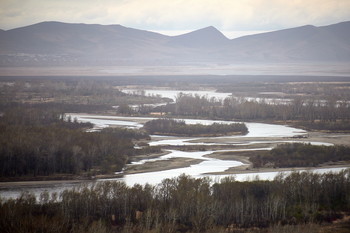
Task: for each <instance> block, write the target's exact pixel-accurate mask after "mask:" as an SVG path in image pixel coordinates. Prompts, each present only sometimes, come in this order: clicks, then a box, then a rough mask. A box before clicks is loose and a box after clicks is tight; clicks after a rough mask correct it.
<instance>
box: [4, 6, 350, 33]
mask: <svg viewBox="0 0 350 233" xmlns="http://www.w3.org/2000/svg"><path fill="white" fill-rule="evenodd" d="M349 20H350V0H0V28H1V29H5V30H8V29H12V28H16V27H21V26H27V25H30V24H34V23H38V22H42V21H61V22H68V23H89V24H90V23H94V24H106V25H108V24H121V25H123V26H127V27H132V28H138V29H144V30H152V31H158V32H162V33H164V34H179V33H182V32H188V31H192V30H195V29H200V28H203V27H207V26H214V27H216V28H217V29H219V30H220V31H222V32H224V33H225V34H226V35H227V36H228V37H231V38H232V37H235V36H237V35H239V34H242V33H243V34H244V31H248V32H250V33H252V32H260V31H261V32H262V31H273V30H279V29H284V28H290V27H297V26H302V25H306V24H312V25H315V26H321V25H329V24H333V23H338V22H342V21H349ZM242 31H243V32H242Z"/></svg>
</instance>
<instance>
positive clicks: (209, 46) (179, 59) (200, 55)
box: [0, 22, 350, 66]
mask: <svg viewBox="0 0 350 233" xmlns="http://www.w3.org/2000/svg"><path fill="white" fill-rule="evenodd" d="M348 38H350V22H343V23H338V24H334V25H329V26H322V27H315V26H310V25H308V26H302V27H297V28H292V29H285V30H280V31H274V32H268V33H262V34H256V35H251V36H244V37H240V38H237V39H233V40H229V39H228V38H226V37H225V36H224V35H223V34H222V33H221V32H220V31H218V30H217V29H216V28H214V27H207V28H203V29H199V30H196V31H193V32H190V33H186V34H183V35H179V36H172V37H171V36H165V35H162V34H158V33H154V32H149V31H144V30H138V29H132V28H127V27H123V26H121V25H107V26H104V25H97V24H68V23H60V22H43V23H38V24H34V25H30V26H27V27H21V28H16V29H12V30H7V31H3V30H0V65H1V66H74V65H77V66H80V65H164V64H184V63H186V64H188V63H202V62H204V63H215V64H216V63H221V62H225V63H230V62H237V61H243V62H305V61H308V62H319V61H327V62H339V61H350V40H349V39H348Z"/></svg>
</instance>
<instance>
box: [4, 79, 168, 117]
mask: <svg viewBox="0 0 350 233" xmlns="http://www.w3.org/2000/svg"><path fill="white" fill-rule="evenodd" d="M116 85H120V83H119V82H118V80H117V79H104V78H101V77H94V78H91V77H90V78H89V77H68V78H67V77H22V78H21V77H17V78H16V77H13V78H3V80H1V79H0V105H4V104H13V103H30V104H60V105H63V104H64V105H75V106H79V107H80V108H86V109H89V110H91V111H93V110H95V111H98V110H104V111H106V110H112V106H117V105H123V104H146V103H159V102H162V99H161V98H158V97H146V96H140V95H130V94H126V93H123V92H121V91H120V90H118V88H116ZM88 106H91V107H92V108H91V107H88Z"/></svg>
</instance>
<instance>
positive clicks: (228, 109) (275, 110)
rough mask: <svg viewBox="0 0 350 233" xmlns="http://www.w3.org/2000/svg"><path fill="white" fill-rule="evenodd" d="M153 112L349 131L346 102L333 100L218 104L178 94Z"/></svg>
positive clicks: (232, 100)
mask: <svg viewBox="0 0 350 233" xmlns="http://www.w3.org/2000/svg"><path fill="white" fill-rule="evenodd" d="M153 111H158V112H163V113H167V114H170V115H175V116H195V117H198V116H200V117H206V118H210V119H225V120H232V119H239V120H281V121H302V122H305V123H304V125H305V126H306V127H310V128H312V127H317V128H323V129H327V127H329V128H330V129H341V130H350V123H349V122H350V118H349V116H350V105H349V103H348V102H347V101H335V100H334V99H329V100H327V101H321V100H313V99H308V98H302V97H297V98H295V99H294V100H293V101H291V102H289V103H280V102H278V101H275V102H271V101H270V102H268V101H265V100H260V101H257V100H248V99H244V98H236V97H228V98H226V99H224V100H223V101H221V100H218V99H216V98H207V97H205V96H198V95H195V96H193V95H186V94H179V95H178V96H177V99H176V103H174V104H168V105H166V106H160V107H157V108H156V109H154V110H153ZM330 122H331V124H330Z"/></svg>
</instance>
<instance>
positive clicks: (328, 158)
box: [250, 143, 350, 168]
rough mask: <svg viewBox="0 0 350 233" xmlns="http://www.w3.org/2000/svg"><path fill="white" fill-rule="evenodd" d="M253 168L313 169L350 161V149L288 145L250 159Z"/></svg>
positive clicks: (299, 144)
mask: <svg viewBox="0 0 350 233" xmlns="http://www.w3.org/2000/svg"><path fill="white" fill-rule="evenodd" d="M250 161H251V162H252V163H253V166H254V167H258V168H259V167H265V166H270V167H314V166H318V165H320V164H323V163H327V162H338V161H350V147H347V146H339V145H336V146H316V145H311V144H302V143H288V144H282V145H279V146H277V147H276V148H274V149H272V150H271V151H268V152H263V153H262V154H259V155H255V156H252V157H250Z"/></svg>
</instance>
